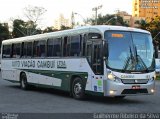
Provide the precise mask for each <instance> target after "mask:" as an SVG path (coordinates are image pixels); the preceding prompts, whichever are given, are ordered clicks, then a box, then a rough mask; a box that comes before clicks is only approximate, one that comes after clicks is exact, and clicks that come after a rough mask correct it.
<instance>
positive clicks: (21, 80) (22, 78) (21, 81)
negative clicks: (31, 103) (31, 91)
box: [20, 73, 28, 90]
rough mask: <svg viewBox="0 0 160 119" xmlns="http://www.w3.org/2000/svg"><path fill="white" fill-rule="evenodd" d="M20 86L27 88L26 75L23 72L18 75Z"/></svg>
mask: <svg viewBox="0 0 160 119" xmlns="http://www.w3.org/2000/svg"><path fill="white" fill-rule="evenodd" d="M20 87H21V89H23V90H27V89H28V83H27V77H26V74H25V73H22V74H21V76H20Z"/></svg>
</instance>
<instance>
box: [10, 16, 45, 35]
mask: <svg viewBox="0 0 160 119" xmlns="http://www.w3.org/2000/svg"><path fill="white" fill-rule="evenodd" d="M41 32H42V31H41V30H40V29H36V25H35V24H34V22H33V21H28V22H25V21H23V20H21V19H15V20H14V21H13V31H12V37H13V38H18V37H23V36H30V35H35V34H40V33H41Z"/></svg>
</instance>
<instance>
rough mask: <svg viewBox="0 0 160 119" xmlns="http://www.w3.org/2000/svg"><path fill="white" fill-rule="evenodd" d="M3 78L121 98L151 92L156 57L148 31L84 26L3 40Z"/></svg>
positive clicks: (25, 84)
mask: <svg viewBox="0 0 160 119" xmlns="http://www.w3.org/2000/svg"><path fill="white" fill-rule="evenodd" d="M1 50H2V55H1V56H2V69H1V70H2V79H5V80H8V81H11V82H18V83H20V86H21V88H22V89H27V88H28V87H29V86H30V85H36V86H42V87H48V88H55V89H60V90H64V91H68V92H70V93H71V94H72V96H73V97H74V98H76V99H82V98H84V96H85V94H93V95H98V96H111V97H117V98H123V97H125V96H129V95H142V94H153V93H154V91H155V58H154V48H153V44H152V37H151V34H150V33H149V32H148V31H145V30H140V29H135V28H129V27H122V26H106V25H103V26H87V27H81V28H77V29H71V30H65V31H58V32H53V33H46V34H40V35H34V36H27V37H22V38H15V39H9V40H5V41H3V42H2V48H1Z"/></svg>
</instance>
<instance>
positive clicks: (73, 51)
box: [70, 35, 81, 56]
mask: <svg viewBox="0 0 160 119" xmlns="http://www.w3.org/2000/svg"><path fill="white" fill-rule="evenodd" d="M80 55H81V37H80V35H77V36H71V40H70V56H80Z"/></svg>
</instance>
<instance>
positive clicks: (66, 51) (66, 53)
mask: <svg viewBox="0 0 160 119" xmlns="http://www.w3.org/2000/svg"><path fill="white" fill-rule="evenodd" d="M68 40H69V37H67V36H66V37H64V39H63V57H66V56H68V50H69V49H68V48H69V47H68Z"/></svg>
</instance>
